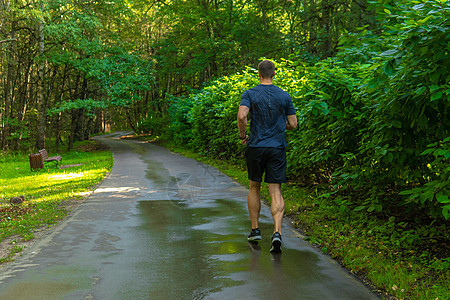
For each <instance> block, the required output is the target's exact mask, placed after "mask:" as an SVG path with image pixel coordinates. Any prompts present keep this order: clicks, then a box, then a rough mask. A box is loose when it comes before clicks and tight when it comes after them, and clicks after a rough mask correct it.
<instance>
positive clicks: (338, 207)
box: [164, 143, 450, 300]
mask: <svg viewBox="0 0 450 300" xmlns="http://www.w3.org/2000/svg"><path fill="white" fill-rule="evenodd" d="M164 146H166V147H168V148H170V149H171V150H172V151H174V152H178V153H180V154H182V155H184V156H186V157H190V158H193V159H196V160H198V161H202V162H204V163H206V164H208V165H211V166H213V167H216V168H218V169H219V170H220V171H222V172H223V173H225V174H227V175H228V176H230V177H231V178H233V179H234V180H236V181H237V182H239V183H241V184H243V185H248V183H249V181H248V179H247V173H246V171H245V168H243V167H239V166H236V164H235V163H232V162H227V161H223V160H217V159H210V158H206V157H204V156H201V155H198V154H196V153H193V152H192V151H189V150H187V149H183V148H180V147H177V146H174V145H171V144H168V143H164ZM325 189H326V187H320V186H315V187H304V186H300V185H297V184H295V183H292V182H291V183H288V184H286V185H283V196H284V198H285V204H286V207H285V212H286V215H287V216H288V217H289V218H290V219H291V220H292V223H293V225H294V226H295V227H296V228H297V229H298V230H300V231H302V233H303V234H304V235H305V236H306V240H308V241H309V242H310V243H311V244H313V245H314V246H316V247H318V248H320V249H321V250H322V252H324V253H327V254H328V255H330V256H331V257H333V258H334V259H336V260H337V261H339V262H340V263H341V264H342V265H343V266H344V267H345V268H346V269H347V270H349V271H350V272H351V273H353V274H354V275H356V276H357V277H358V278H360V279H361V280H362V281H363V282H364V283H365V284H366V285H368V286H370V287H371V288H372V290H374V291H375V292H376V293H378V294H379V295H381V296H382V297H383V298H385V299H420V300H421V299H427V300H440V299H441V300H442V299H449V294H448V291H449V290H450V284H449V280H448V278H450V276H449V275H450V274H449V273H450V272H449V270H450V268H449V266H450V259H449V258H448V256H447V254H448V239H449V230H448V222H445V221H444V222H440V223H439V222H431V223H429V224H421V225H420V226H421V227H420V228H415V230H411V228H410V226H411V224H409V225H408V224H405V223H406V222H402V221H401V220H397V219H396V218H395V217H390V218H380V216H377V215H376V214H369V213H363V212H356V211H353V210H350V209H342V208H343V207H344V208H345V205H343V203H344V202H345V201H346V200H345V199H339V198H338V199H330V198H328V197H324V196H323V195H324V194H325V195H326V191H324V190H325ZM261 197H262V198H263V200H264V201H265V202H266V203H267V204H270V197H269V194H268V189H267V187H265V185H264V184H263V187H262V193H261ZM414 225H415V226H417V225H418V224H414ZM434 248H440V249H434ZM436 253H437V254H436Z"/></svg>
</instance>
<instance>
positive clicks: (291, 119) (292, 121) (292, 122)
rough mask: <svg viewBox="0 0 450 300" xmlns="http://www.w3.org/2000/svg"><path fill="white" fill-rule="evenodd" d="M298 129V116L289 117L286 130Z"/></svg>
mask: <svg viewBox="0 0 450 300" xmlns="http://www.w3.org/2000/svg"><path fill="white" fill-rule="evenodd" d="M295 128H297V116H296V115H288V116H287V122H286V130H292V129H295Z"/></svg>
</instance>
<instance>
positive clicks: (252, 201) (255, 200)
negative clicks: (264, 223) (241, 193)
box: [247, 180, 261, 229]
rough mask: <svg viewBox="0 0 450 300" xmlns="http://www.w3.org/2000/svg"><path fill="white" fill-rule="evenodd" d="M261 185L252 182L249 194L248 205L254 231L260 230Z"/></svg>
mask: <svg viewBox="0 0 450 300" xmlns="http://www.w3.org/2000/svg"><path fill="white" fill-rule="evenodd" d="M260 190H261V183H260V182H256V181H252V180H250V188H249V192H248V198H247V205H248V214H249V215H250V221H251V222H252V229H255V228H258V227H259V225H258V220H259V212H260V210H261V200H260Z"/></svg>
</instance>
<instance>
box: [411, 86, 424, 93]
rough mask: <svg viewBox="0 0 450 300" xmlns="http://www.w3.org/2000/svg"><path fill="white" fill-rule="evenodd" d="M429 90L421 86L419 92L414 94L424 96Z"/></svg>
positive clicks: (416, 91)
mask: <svg viewBox="0 0 450 300" xmlns="http://www.w3.org/2000/svg"><path fill="white" fill-rule="evenodd" d="M426 90H427V87H426V86H421V87H420V88H418V89H417V90H415V91H414V93H416V94H417V95H422V94H423V92H425V91H426Z"/></svg>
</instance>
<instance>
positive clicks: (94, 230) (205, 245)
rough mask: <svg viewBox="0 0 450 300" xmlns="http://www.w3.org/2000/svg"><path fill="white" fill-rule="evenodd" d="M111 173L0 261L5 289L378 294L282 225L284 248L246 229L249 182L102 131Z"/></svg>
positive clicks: (75, 295)
mask: <svg viewBox="0 0 450 300" xmlns="http://www.w3.org/2000/svg"><path fill="white" fill-rule="evenodd" d="M100 139H101V140H102V141H103V142H105V143H106V144H108V145H109V146H110V147H111V149H112V151H113V153H114V158H115V164H114V167H113V169H112V172H111V174H110V175H109V177H108V178H107V179H106V180H105V181H103V183H102V184H101V185H100V186H99V187H98V189H97V190H96V191H95V192H94V193H93V194H92V195H91V196H90V197H89V198H88V199H87V201H86V202H85V203H83V204H82V205H81V206H80V207H78V208H77V209H76V210H75V211H74V212H73V213H72V214H71V216H70V217H68V218H67V219H66V220H65V221H64V222H63V223H62V224H61V225H59V226H57V227H56V228H55V229H54V230H52V231H51V232H50V233H48V234H47V235H45V236H44V238H42V239H41V240H39V241H38V242H36V243H35V244H34V245H33V246H32V247H30V248H28V249H27V250H25V252H24V255H23V256H22V257H19V258H18V259H17V260H16V261H15V262H13V263H10V264H8V265H6V266H3V267H1V268H0V299H2V300H3V299H27V300H28V299H45V300H49V299H377V297H376V296H374V295H373V294H371V293H370V292H369V291H368V290H367V289H366V288H365V287H364V286H363V285H362V284H361V283H360V282H358V281H357V280H356V279H354V278H353V277H351V276H350V275H349V274H348V273H347V272H345V271H344V270H343V269H341V268H340V267H339V265H338V264H336V263H335V262H334V261H332V260H330V259H329V258H328V257H327V256H325V255H322V254H321V253H319V252H318V251H317V250H316V249H314V248H312V247H311V246H309V245H308V243H307V242H305V241H303V240H302V239H301V238H299V236H298V234H296V233H295V231H293V230H291V229H289V225H288V224H285V225H284V231H283V250H284V251H283V253H282V254H281V255H272V254H270V252H269V248H270V236H271V232H272V219H271V216H270V211H269V209H268V208H267V207H265V206H264V207H263V209H262V215H261V230H262V234H263V240H262V241H261V242H260V243H259V244H258V246H255V245H254V244H249V243H248V242H247V240H246V236H247V234H248V232H249V229H250V222H249V220H248V216H247V208H246V197H247V188H246V187H243V186H241V185H239V184H237V183H235V182H233V181H232V180H230V179H229V178H228V177H227V176H225V175H223V174H222V173H220V172H219V171H217V170H216V169H214V168H212V167H208V166H206V165H204V164H202V163H199V162H197V161H194V160H191V159H187V158H184V157H182V156H180V155H177V154H173V153H171V152H169V151H168V150H166V149H164V148H162V147H159V146H156V145H153V144H149V143H144V142H141V141H136V140H119V139H117V138H116V135H110V136H104V137H101V138H100Z"/></svg>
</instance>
